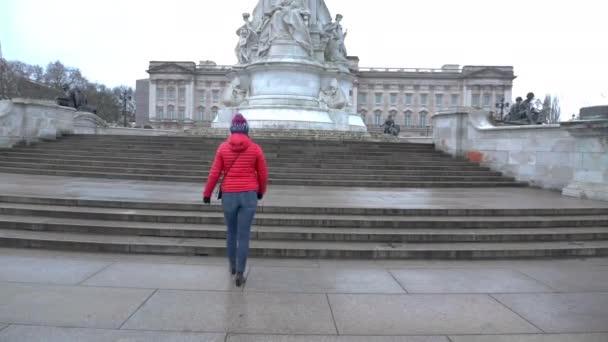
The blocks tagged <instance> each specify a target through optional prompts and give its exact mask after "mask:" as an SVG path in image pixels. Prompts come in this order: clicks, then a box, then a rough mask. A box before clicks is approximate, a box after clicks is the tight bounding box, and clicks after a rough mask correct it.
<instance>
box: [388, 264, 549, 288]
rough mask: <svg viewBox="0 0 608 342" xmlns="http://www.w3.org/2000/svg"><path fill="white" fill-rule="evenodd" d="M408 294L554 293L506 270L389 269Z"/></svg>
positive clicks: (517, 273)
mask: <svg viewBox="0 0 608 342" xmlns="http://www.w3.org/2000/svg"><path fill="white" fill-rule="evenodd" d="M391 273H392V274H393V275H394V276H395V279H397V280H398V281H399V283H401V285H402V286H403V287H404V288H405V290H407V292H408V293H522V292H553V290H552V289H551V288H550V287H548V286H546V285H543V284H541V283H539V282H538V281H535V280H533V279H530V278H529V277H527V276H526V275H524V274H522V273H519V272H517V271H513V270H509V269H426V270H422V269H410V270H404V269H401V270H391Z"/></svg>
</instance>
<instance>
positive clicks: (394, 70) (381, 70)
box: [358, 67, 462, 73]
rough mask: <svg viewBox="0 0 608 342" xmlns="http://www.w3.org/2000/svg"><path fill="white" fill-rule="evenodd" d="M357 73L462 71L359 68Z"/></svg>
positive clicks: (450, 70)
mask: <svg viewBox="0 0 608 342" xmlns="http://www.w3.org/2000/svg"><path fill="white" fill-rule="evenodd" d="M358 70H359V71H363V72H374V71H376V72H418V73H446V72H455V73H460V72H462V69H431V68H370V67H364V68H359V69H358Z"/></svg>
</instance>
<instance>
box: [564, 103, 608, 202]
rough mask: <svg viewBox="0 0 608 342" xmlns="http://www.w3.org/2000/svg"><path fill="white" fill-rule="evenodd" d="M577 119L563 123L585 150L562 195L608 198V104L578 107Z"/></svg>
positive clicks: (580, 147) (577, 143)
mask: <svg viewBox="0 0 608 342" xmlns="http://www.w3.org/2000/svg"><path fill="white" fill-rule="evenodd" d="M580 118H581V120H579V121H570V122H564V123H562V127H563V128H564V129H565V130H567V131H568V132H569V133H570V134H571V135H572V136H574V137H576V146H577V148H578V149H579V150H580V151H581V152H583V153H584V155H583V156H582V165H581V167H580V168H578V169H576V170H575V171H574V178H573V179H572V181H571V182H570V183H569V184H568V185H567V186H566V187H565V188H564V191H563V193H564V195H568V196H575V197H582V198H596V199H603V200H606V201H608V106H595V107H587V108H581V112H580Z"/></svg>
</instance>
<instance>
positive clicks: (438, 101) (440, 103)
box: [435, 94, 443, 108]
mask: <svg viewBox="0 0 608 342" xmlns="http://www.w3.org/2000/svg"><path fill="white" fill-rule="evenodd" d="M435 107H436V108H442V107H443V94H435Z"/></svg>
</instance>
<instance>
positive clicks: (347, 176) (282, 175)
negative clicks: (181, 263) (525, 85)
mask: <svg viewBox="0 0 608 342" xmlns="http://www.w3.org/2000/svg"><path fill="white" fill-rule="evenodd" d="M0 166H2V167H11V168H28V169H31V170H36V169H38V170H45V171H49V170H54V171H80V172H96V173H106V172H107V173H123V174H141V175H160V176H188V177H202V178H205V179H206V178H207V177H208V169H206V168H205V169H203V168H201V167H199V168H198V171H197V170H183V169H182V170H163V169H159V168H150V169H147V168H123V167H110V166H106V167H101V166H83V165H77V164H70V165H65V164H64V165H57V164H46V163H11V162H6V161H1V160H0ZM203 170H204V171H203ZM314 172H319V170H315V171H314ZM298 177H299V178H305V179H313V180H370V181H409V182H412V181H453V180H458V181H470V182H473V181H494V182H511V181H514V179H513V178H509V177H502V176H501V175H500V174H496V173H494V174H493V173H491V172H480V173H479V174H474V175H467V174H462V173H461V174H451V175H433V174H429V173H423V172H420V173H419V174H418V175H411V174H409V173H408V172H407V171H404V172H403V173H401V174H399V175H378V174H374V173H369V174H360V173H355V172H354V170H353V172H351V173H339V174H327V173H299V175H298ZM270 178H271V179H277V180H278V179H291V178H294V173H292V172H291V171H289V170H286V171H284V172H277V171H276V170H274V169H273V168H270Z"/></svg>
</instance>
